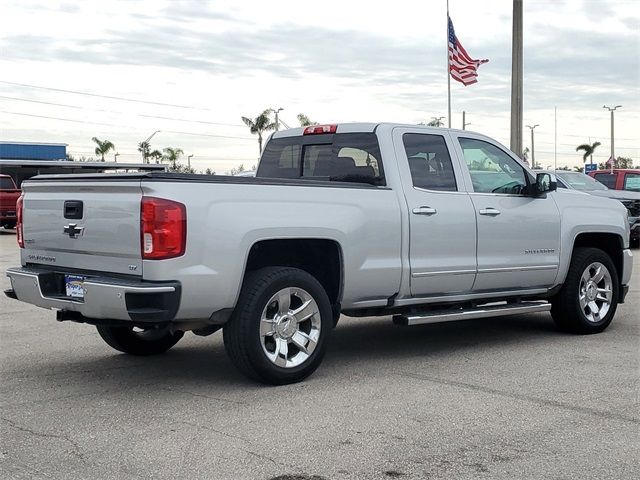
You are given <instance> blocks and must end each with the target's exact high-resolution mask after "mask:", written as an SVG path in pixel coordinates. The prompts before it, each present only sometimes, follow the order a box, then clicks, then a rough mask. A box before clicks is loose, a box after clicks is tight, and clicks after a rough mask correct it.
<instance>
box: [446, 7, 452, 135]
mask: <svg viewBox="0 0 640 480" xmlns="http://www.w3.org/2000/svg"><path fill="white" fill-rule="evenodd" d="M449 62H450V60H449V0H447V111H448V115H447V120H448V122H449V128H451V72H450V65H449Z"/></svg>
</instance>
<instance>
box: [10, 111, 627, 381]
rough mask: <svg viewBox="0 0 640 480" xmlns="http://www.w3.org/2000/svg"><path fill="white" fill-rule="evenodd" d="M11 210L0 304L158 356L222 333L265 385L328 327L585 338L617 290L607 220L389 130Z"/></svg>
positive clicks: (309, 142) (620, 264) (566, 197)
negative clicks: (482, 323)
mask: <svg viewBox="0 0 640 480" xmlns="http://www.w3.org/2000/svg"><path fill="white" fill-rule="evenodd" d="M23 189H24V194H23V197H21V199H20V201H19V206H18V220H19V224H18V242H19V244H20V247H21V260H22V266H20V267H17V268H11V269H9V270H8V271H7V275H8V276H9V278H10V279H11V285H12V288H11V289H10V290H8V291H7V292H6V294H7V295H8V296H9V297H12V298H15V299H18V300H20V301H23V302H28V303H31V304H33V305H37V306H40V307H44V308H49V309H54V310H56V311H57V319H58V320H61V321H63V320H70V321H75V322H84V323H88V324H93V325H95V326H96V327H97V330H98V333H99V334H100V335H101V336H102V338H103V339H104V340H105V341H106V343H107V344H109V345H110V346H111V347H113V348H115V349H116V350H119V351H122V352H126V353H130V354H134V355H150V354H157V353H162V352H164V351H166V350H168V349H169V348H171V347H172V346H173V345H175V344H176V342H178V341H179V340H180V338H181V337H182V336H183V334H184V332H187V331H193V332H194V333H195V334H197V335H208V334H211V333H213V332H215V331H216V330H218V329H220V328H223V332H224V342H225V346H226V349H227V351H228V354H229V356H230V358H231V360H232V361H233V363H234V364H235V365H236V366H237V367H238V369H239V370H241V371H242V372H243V373H244V374H246V375H248V376H249V377H251V378H253V379H256V380H259V381H262V382H266V383H272V384H283V383H291V382H296V381H300V380H302V379H303V378H305V377H307V376H308V375H310V374H311V373H312V372H313V371H314V370H315V369H316V368H317V367H318V365H319V364H320V362H321V360H322V357H323V355H324V353H325V351H326V348H327V344H328V342H329V338H330V334H331V331H332V329H333V327H334V326H335V325H336V323H337V321H338V318H339V317H340V314H341V313H342V314H344V315H348V316H355V317H358V316H374V315H377V316H393V320H394V322H395V323H397V324H399V325H415V324H423V323H432V322H443V321H452V320H466V319H476V318H482V317H493V316H499V315H509V314H515V313H525V312H544V311H551V315H552V317H553V319H554V321H555V322H556V324H557V325H558V327H559V328H561V329H563V330H567V331H571V332H575V333H581V334H588V333H597V332H601V331H602V330H604V329H605V328H606V327H607V326H608V325H609V323H611V321H612V319H613V316H614V314H615V311H616V307H617V305H618V303H621V302H623V301H624V297H625V294H626V292H627V289H628V282H629V279H630V277H631V265H632V256H631V252H630V251H629V249H628V239H629V224H628V221H627V212H626V210H625V208H624V207H623V206H622V204H621V203H620V202H618V201H614V200H609V199H606V198H597V197H593V196H588V195H584V194H582V193H579V192H575V191H569V190H563V191H560V190H558V191H556V184H555V182H553V179H552V177H550V175H549V174H548V173H544V172H543V173H539V174H537V175H536V174H534V173H533V172H532V171H531V170H529V169H528V168H527V166H526V165H524V164H522V162H521V161H520V160H519V159H518V158H517V157H516V156H515V155H514V154H513V153H511V152H510V151H509V150H508V149H506V148H505V147H503V146H502V145H500V144H499V143H497V142H495V141H493V140H491V139H490V138H487V137H485V136H483V135H479V134H476V133H472V132H469V131H458V130H447V129H442V128H429V127H423V126H415V125H399V124H389V123H381V124H365V123H358V124H340V125H320V126H312V127H308V128H299V129H292V130H286V131H280V132H276V133H274V134H273V135H272V136H271V138H270V139H269V141H268V143H267V145H266V147H265V151H264V154H263V155H262V158H261V161H260V164H259V167H258V170H257V175H256V178H249V177H241V178H236V177H224V176H204V175H179V174H167V173H140V174H112V175H106V174H100V175H73V176H65V175H63V176H57V175H56V176H41V177H37V178H36V179H35V180H31V181H28V182H25V183H23Z"/></svg>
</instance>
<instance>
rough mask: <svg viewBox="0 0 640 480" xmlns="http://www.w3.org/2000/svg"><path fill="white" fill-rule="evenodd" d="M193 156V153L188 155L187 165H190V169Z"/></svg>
mask: <svg viewBox="0 0 640 480" xmlns="http://www.w3.org/2000/svg"><path fill="white" fill-rule="evenodd" d="M191 157H193V154H191V155H189V156H188V157H187V166H188V167H189V169H191Z"/></svg>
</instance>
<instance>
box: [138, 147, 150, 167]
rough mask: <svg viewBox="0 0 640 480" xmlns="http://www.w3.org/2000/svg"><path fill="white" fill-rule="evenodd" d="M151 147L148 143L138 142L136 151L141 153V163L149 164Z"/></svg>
mask: <svg viewBox="0 0 640 480" xmlns="http://www.w3.org/2000/svg"><path fill="white" fill-rule="evenodd" d="M150 150H151V145H150V144H149V142H140V143H139V144H138V151H139V152H140V153H142V163H149V153H150Z"/></svg>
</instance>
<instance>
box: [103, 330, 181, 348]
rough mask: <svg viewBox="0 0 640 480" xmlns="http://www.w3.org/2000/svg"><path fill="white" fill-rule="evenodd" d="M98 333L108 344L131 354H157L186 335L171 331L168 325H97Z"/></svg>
mask: <svg viewBox="0 0 640 480" xmlns="http://www.w3.org/2000/svg"><path fill="white" fill-rule="evenodd" d="M96 328H97V329H98V333H99V334H100V336H101V337H102V339H103V340H104V341H105V342H107V345H109V346H110V347H112V348H114V349H116V350H118V351H119V352H124V353H129V354H131V355H157V354H159V353H164V352H166V351H167V350H169V349H170V348H171V347H173V346H174V345H175V344H176V343H178V341H179V340H180V339H181V338H182V336H183V335H184V333H183V332H173V333H172V332H171V331H170V330H169V327H168V326H165V327H152V328H147V329H142V328H137V327H114V326H109V325H97V326H96Z"/></svg>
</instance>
